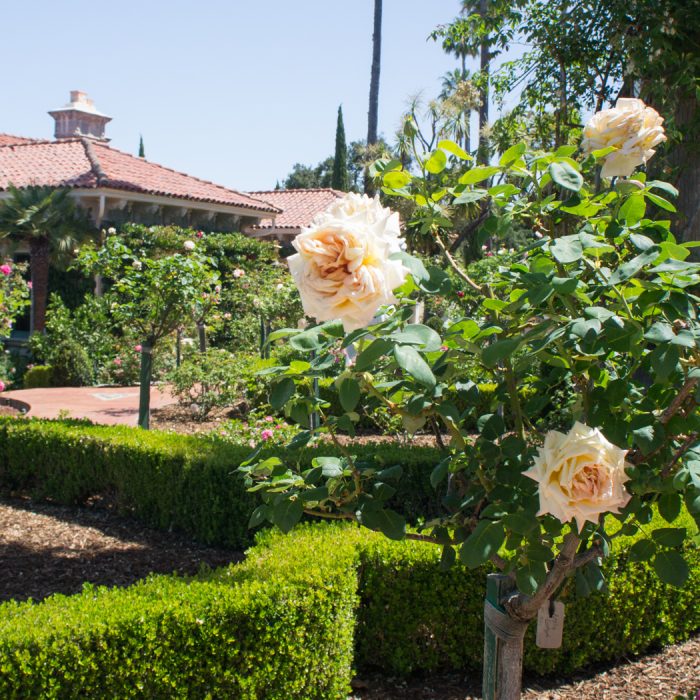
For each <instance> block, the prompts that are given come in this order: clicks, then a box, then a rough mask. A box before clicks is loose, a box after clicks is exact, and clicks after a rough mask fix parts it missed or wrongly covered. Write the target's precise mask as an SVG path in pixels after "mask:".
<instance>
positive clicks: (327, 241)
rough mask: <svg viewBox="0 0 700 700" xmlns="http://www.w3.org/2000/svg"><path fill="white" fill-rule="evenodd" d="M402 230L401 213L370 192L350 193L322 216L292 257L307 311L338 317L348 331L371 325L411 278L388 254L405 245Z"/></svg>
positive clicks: (299, 239) (317, 315)
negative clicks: (383, 203)
mask: <svg viewBox="0 0 700 700" xmlns="http://www.w3.org/2000/svg"><path fill="white" fill-rule="evenodd" d="M400 235H401V231H400V228H399V216H398V214H396V213H394V212H392V211H391V210H390V209H387V208H385V207H383V206H381V204H380V203H379V200H377V199H370V198H369V197H367V196H366V195H362V196H361V195H357V194H349V195H347V196H346V197H343V198H342V199H339V200H338V201H337V202H335V203H334V204H332V205H331V206H330V207H329V208H328V209H327V210H326V211H325V212H323V213H322V214H320V215H319V216H317V217H316V218H315V219H314V221H313V222H312V224H311V225H310V226H308V227H306V228H304V229H303V230H302V232H301V233H300V234H299V235H298V236H297V237H296V238H295V239H294V242H293V246H294V248H295V249H296V250H297V251H298V252H297V254H296V255H292V256H290V257H289V258H287V262H288V264H289V270H290V272H291V273H292V276H293V277H294V282H295V283H296V286H297V288H298V289H299V293H300V294H301V302H302V305H303V307H304V313H305V314H306V315H307V316H311V317H312V318H315V319H316V320H317V321H331V320H335V319H339V320H341V321H342V322H343V326H344V328H345V330H346V331H351V330H355V329H356V328H363V327H364V326H367V325H368V324H369V323H370V322H371V321H372V319H373V318H374V316H375V314H376V312H377V310H378V309H379V307H380V306H383V305H385V304H393V303H395V302H396V298H395V296H394V294H393V290H394V289H396V287H399V286H401V285H402V284H403V282H404V280H405V279H406V274H407V270H406V269H405V268H404V267H403V265H402V264H401V262H400V261H398V260H390V259H389V256H390V255H391V254H392V253H395V252H398V251H399V250H401V245H402V240H401V238H400Z"/></svg>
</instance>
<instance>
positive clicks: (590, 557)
mask: <svg viewBox="0 0 700 700" xmlns="http://www.w3.org/2000/svg"><path fill="white" fill-rule="evenodd" d="M630 107H634V109H630ZM645 110H646V108H645V107H644V106H641V107H639V108H638V106H635V105H628V104H626V103H624V102H623V103H622V104H621V105H620V107H619V108H618V113H617V115H615V114H612V115H607V117H605V119H603V118H601V117H598V119H597V121H596V122H595V123H594V124H593V126H590V125H589V127H590V128H588V127H587V134H588V136H587V138H588V139H589V141H587V142H586V151H585V152H584V153H579V152H578V151H577V149H576V147H575V146H565V147H562V148H560V149H559V150H558V151H556V152H555V153H542V152H532V151H528V149H527V147H526V146H525V144H517V145H515V146H513V147H512V148H510V149H509V150H508V151H506V152H505V153H504V154H503V155H502V156H501V158H500V161H499V163H498V165H488V166H475V167H469V163H470V161H471V158H470V156H468V154H466V153H465V152H464V151H463V150H462V149H461V148H460V147H459V146H458V145H457V144H455V143H453V142H451V141H441V142H440V143H439V144H438V149H437V150H435V151H434V152H432V153H427V154H424V153H422V152H420V151H419V150H418V149H417V148H415V147H414V154H413V162H414V163H415V164H416V167H417V169H418V172H417V173H416V174H414V173H411V172H407V171H405V170H403V169H402V167H401V164H400V163H398V162H379V163H376V164H375V166H374V168H373V170H374V173H375V175H376V176H377V177H378V178H379V179H381V182H382V183H383V191H384V193H385V194H386V195H387V196H389V197H391V196H397V197H401V198H402V199H405V200H410V201H411V202H412V203H413V205H414V215H413V220H412V221H411V222H409V223H410V224H411V225H413V226H415V227H416V229H417V230H419V231H421V232H422V233H423V235H426V236H430V237H431V239H432V240H433V241H434V243H435V246H436V248H437V249H438V250H441V251H442V255H443V260H444V263H445V266H446V267H448V268H449V275H448V274H447V273H446V272H445V271H444V270H443V269H440V268H438V267H430V266H427V267H426V266H425V265H424V264H423V263H421V262H420V261H418V260H417V259H415V258H413V257H411V256H409V255H407V254H406V253H405V252H402V250H401V247H402V246H401V243H400V239H399V236H398V233H397V227H396V224H395V219H392V215H391V214H390V213H389V212H388V211H387V210H386V209H385V208H384V207H382V206H381V205H380V204H379V203H378V202H377V201H373V200H369V199H367V198H359V197H356V196H355V197H353V198H351V199H347V200H345V201H344V202H343V201H341V202H339V203H338V204H336V205H335V207H334V210H333V212H329V213H328V215H327V216H322V217H320V218H319V220H318V221H317V222H315V223H314V224H313V225H312V227H311V228H310V229H309V230H308V231H304V232H302V234H301V236H300V238H299V239H298V241H297V250H298V251H299V257H298V258H296V260H295V261H294V262H292V266H293V269H294V268H295V267H296V269H295V270H294V274H295V279H296V280H297V283H298V285H299V290H300V293H301V296H302V300H303V303H304V308H305V310H306V311H307V313H308V314H309V315H311V316H314V317H315V318H316V319H317V320H319V321H323V323H322V324H321V325H318V326H315V327H312V328H307V329H303V330H299V329H293V330H292V329H288V330H286V331H280V332H277V333H276V334H273V336H272V338H273V339H275V338H280V337H288V338H289V342H290V343H291V344H292V345H293V346H294V347H295V348H296V349H298V350H299V351H301V352H307V353H308V354H309V357H308V361H306V362H304V361H296V362H294V363H292V364H291V365H290V366H289V367H276V368H272V369H270V370H267V371H268V372H269V373H272V374H276V375H277V376H278V380H277V384H276V386H275V388H274V390H273V393H272V397H271V398H272V402H273V404H274V405H275V407H277V408H281V407H282V406H284V408H285V411H286V412H287V414H288V415H289V416H290V417H291V418H292V419H294V420H295V421H296V422H298V423H299V424H301V425H302V426H303V427H306V426H308V425H309V416H310V414H311V413H316V414H318V415H319V416H320V427H318V428H317V429H313V430H303V431H302V432H301V433H300V434H299V435H298V436H297V437H296V438H295V439H294V440H292V442H291V443H290V445H289V450H287V451H286V452H285V454H284V457H271V458H267V459H260V458H258V457H256V456H255V455H253V457H251V460H250V461H249V463H248V464H247V465H244V467H243V468H242V471H243V473H244V474H245V477H246V479H247V480H248V483H249V485H250V488H251V489H254V490H255V491H258V492H259V493H260V494H261V496H262V503H261V505H260V506H259V507H258V508H257V509H256V510H255V512H254V513H253V516H252V519H251V523H252V525H258V524H261V523H263V522H265V521H269V522H272V523H274V524H276V525H278V526H279V527H280V528H282V529H283V530H285V531H286V530H289V529H290V528H291V527H293V526H294V525H295V524H296V523H297V522H298V521H299V520H300V519H301V517H302V516H303V515H304V514H307V515H311V516H318V517H321V518H332V519H340V520H348V521H352V522H357V523H359V524H361V525H363V526H365V527H368V528H370V529H373V530H378V531H381V532H383V533H384V534H385V535H387V536H388V537H391V538H394V539H403V538H407V539H415V540H421V541H424V542H428V543H434V544H435V545H437V546H440V547H441V548H442V562H443V565H445V566H449V565H450V564H451V563H452V562H454V561H455V559H456V558H459V560H460V561H461V562H462V563H463V564H465V565H466V566H468V567H470V568H475V567H478V566H481V565H483V564H485V563H487V562H489V561H490V562H492V563H493V564H494V565H495V566H496V567H497V568H498V569H500V571H501V572H502V573H501V575H500V577H499V578H496V579H493V580H490V582H489V587H488V591H489V593H488V600H487V604H486V606H485V621H486V645H485V652H486V666H487V667H489V664H491V663H492V662H495V667H496V671H495V673H494V674H493V676H491V675H490V674H486V675H485V679H486V681H485V686H484V693H485V697H486V698H495V697H498V698H501V699H504V698H517V697H520V676H521V659H522V646H523V637H524V634H525V630H526V628H527V626H528V623H529V622H530V621H531V620H533V619H534V618H535V617H538V614H539V615H540V616H544V617H545V618H547V616H548V615H549V611H550V609H551V610H553V611H554V612H555V617H556V618H557V620H558V621H559V622H560V623H561V621H562V613H561V607H560V606H558V605H552V606H550V605H549V601H553V600H554V599H555V598H556V596H557V595H558V593H559V591H560V590H561V588H562V586H563V585H564V583H565V581H566V580H567V579H568V578H569V577H575V579H576V588H577V590H579V591H584V592H585V591H587V590H588V591H590V590H600V589H601V588H602V587H603V586H604V578H603V575H602V572H601V570H600V563H601V559H602V557H604V556H605V555H606V554H607V553H608V551H609V549H610V547H611V544H612V543H613V542H614V541H615V539H616V538H618V537H620V536H625V535H636V536H637V537H638V542H637V544H635V547H634V553H633V558H636V559H637V560H648V561H649V562H650V564H651V565H652V566H653V568H654V569H655V571H656V572H657V574H658V575H659V576H660V577H661V579H662V580H664V581H665V582H667V583H669V584H672V585H676V586H680V585H682V584H683V583H684V580H685V578H686V577H687V575H688V568H687V565H686V563H685V561H684V559H683V546H684V544H685V546H690V544H689V542H690V533H687V532H686V530H685V529H684V528H680V527H674V523H675V521H676V518H677V516H678V515H679V513H680V511H681V509H682V508H683V507H685V508H687V509H688V511H690V513H691V514H692V515H693V517H694V518H695V519H696V521H700V441H699V439H698V435H699V434H700V415H699V412H698V393H699V392H698V384H699V380H700V369H699V368H698V360H699V358H700V345H699V341H700V323H699V322H698V313H697V310H698V299H697V297H696V296H695V294H694V289H696V288H697V285H698V283H700V266H699V265H697V264H694V263H691V262H688V261H687V260H686V258H687V257H688V254H689V247H688V246H687V245H684V244H681V243H678V242H677V241H676V240H675V238H674V236H673V234H672V233H671V229H670V225H669V222H667V221H664V220H663V216H662V215H663V214H664V212H666V211H673V205H672V203H671V202H670V201H669V200H668V199H667V198H666V196H668V195H671V196H673V195H674V190H673V188H672V187H670V186H669V185H667V184H665V183H663V182H659V181H648V180H647V179H646V176H645V173H644V172H641V171H637V172H634V171H633V168H631V167H630V163H632V162H633V161H635V162H636V164H637V165H639V164H641V163H643V162H644V160H645V159H647V158H649V157H650V155H651V153H653V147H654V146H655V145H656V144H658V142H659V140H660V139H661V138H663V133H659V132H658V130H657V129H658V128H659V126H660V125H659V122H658V120H657V119H656V118H655V117H653V115H651V116H650V114H649V113H648V112H646V111H645ZM629 112H632V114H628V113H629ZM618 117H619V118H618ZM601 120H602V122H603V123H602V124H601ZM606 120H607V121H606ZM606 125H607V126H606ZM621 125H622V126H621ZM592 129H593V130H595V131H596V132H597V133H598V138H600V142H601V143H603V144H604V145H605V147H604V148H603V149H602V150H599V149H595V150H592V151H591V152H590V153H589V152H588V149H590V139H591V138H592V136H591V135H590V134H591V132H592V131H591V130H592ZM654 130H657V131H654ZM617 154H621V155H622V156H623V157H622V158H617V159H615V155H617ZM615 160H617V162H616V163H615ZM611 163H614V164H615V165H614V167H613V165H610V164H611ZM605 166H608V172H606V173H605V174H604V178H605V177H607V176H608V175H609V174H611V172H612V173H613V174H614V173H615V172H618V173H621V172H622V171H623V170H624V174H625V175H627V176H632V177H633V178H634V183H632V184H630V182H631V181H630V182H628V181H624V182H620V181H619V180H617V181H612V182H610V183H609V185H610V186H609V187H604V186H602V185H604V184H605V182H603V183H602V184H601V182H600V180H601V177H600V169H601V167H605ZM589 183H591V184H589ZM475 202H478V203H480V204H481V206H482V210H483V211H485V212H486V217H485V218H484V219H483V223H482V226H481V228H480V229H478V230H477V231H476V233H475V235H477V236H478V237H482V236H490V237H493V236H497V235H498V234H499V232H503V231H509V230H511V229H512V228H513V227H514V226H518V227H519V228H520V229H523V228H526V229H529V230H530V231H531V238H530V241H529V243H528V245H527V246H526V247H525V248H524V249H523V250H521V251H520V253H518V254H515V255H513V256H509V257H508V258H507V259H506V258H504V262H503V263H502V265H501V267H500V268H499V269H498V270H497V272H495V273H494V277H493V279H492V280H490V282H489V283H488V284H480V283H478V282H476V281H475V280H474V279H472V277H471V276H470V274H469V272H468V270H466V269H464V268H463V267H462V266H461V265H460V264H459V262H458V260H457V259H456V256H455V255H454V254H453V252H452V251H453V248H454V244H455V241H456V240H457V234H456V233H454V232H453V230H452V220H453V218H456V217H461V218H464V216H465V214H466V208H468V207H469V206H472V205H473V204H474V203H475ZM481 240H483V238H481ZM399 263H400V265H401V267H400V268H399ZM404 269H406V270H408V271H409V272H410V274H409V275H407V277H406V279H405V281H403V282H402V280H403V270H404ZM455 277H457V278H459V280H460V283H461V284H462V285H465V286H467V287H470V288H471V289H472V290H473V292H474V294H473V295H471V298H472V299H473V301H471V302H469V303H467V302H468V299H469V297H468V296H463V297H461V298H460V299H461V301H460V302H459V303H461V304H463V307H462V313H461V314H458V315H454V316H445V317H444V318H442V319H441V320H440V323H439V324H436V325H435V327H434V328H431V327H428V326H426V325H422V324H416V323H411V322H410V319H411V317H412V312H413V306H414V305H415V303H417V302H418V301H420V300H422V299H424V298H425V297H426V296H429V295H431V294H440V295H445V294H447V293H449V289H450V279H451V278H455ZM392 284H400V286H398V287H397V288H394V289H393V290H392V289H391V285H392ZM453 297H454V298H459V297H457V295H453ZM382 305H383V306H382ZM333 319H337V320H333ZM350 329H352V330H350ZM348 331H350V332H348ZM340 351H344V352H347V353H349V354H351V355H352V356H353V358H354V361H352V362H348V363H345V364H343V363H340V364H339V363H337V362H336V361H335V359H336V357H337V356H338V354H339V352H340ZM464 367H469V368H472V369H470V376H465V374H464V369H463V368H464ZM473 368H478V369H473ZM479 376H481V377H488V378H489V381H490V382H492V383H493V384H495V390H494V391H493V397H494V398H495V400H496V401H497V405H494V403H493V402H489V401H485V400H484V398H483V396H481V392H480V390H479V386H478V383H477V382H478V381H480V380H479V379H478V377H479ZM329 377H330V378H332V379H333V380H334V386H335V387H336V388H337V390H338V398H339V401H338V402H335V403H334V405H333V406H332V405H331V404H329V403H327V402H324V401H323V400H321V399H319V398H318V397H317V396H316V394H315V393H314V392H313V390H312V389H311V387H312V385H313V380H316V379H322V378H329ZM472 377H475V379H472ZM563 396H564V397H565V398H566V399H568V402H569V403H570V404H571V409H570V414H571V418H570V423H569V424H568V425H567V426H566V428H565V430H564V431H562V432H559V431H555V430H550V429H549V427H548V421H550V420H551V419H552V414H553V413H554V412H555V410H556V409H557V408H558V406H557V403H558V401H560V400H562V398H561V397H563ZM334 406H335V408H334ZM484 406H488V408H486V409H484V408H483V407H484ZM374 407H381V408H382V410H385V411H388V412H390V413H393V414H395V415H397V416H399V417H400V418H401V420H402V421H403V424H404V427H405V428H406V430H408V431H409V432H411V433H413V432H415V431H416V430H418V429H420V428H425V429H428V430H431V431H433V432H434V433H435V435H436V440H437V442H438V445H439V446H440V449H441V451H442V453H443V454H442V459H441V461H440V462H439V463H438V464H437V465H436V467H435V469H434V471H433V472H432V474H431V475H430V481H431V483H432V484H433V486H434V487H435V488H436V489H438V490H439V491H440V492H441V493H442V495H443V497H442V504H443V509H442V510H441V511H440V512H437V513H430V512H426V513H425V514H424V515H425V517H424V519H422V520H421V525H420V526H419V527H413V528H412V527H407V523H406V521H405V519H404V517H403V516H402V515H401V514H400V513H399V512H397V511H396V510H395V509H394V507H392V501H391V498H392V496H393V495H394V494H395V493H396V487H395V484H396V483H397V482H399V481H400V480H401V478H402V469H401V465H390V464H378V463H376V462H375V461H373V459H372V458H371V456H367V455H363V456H362V458H361V459H360V458H357V457H356V456H355V454H354V450H353V448H352V444H351V443H350V445H349V446H348V445H347V443H346V442H341V441H340V440H338V439H337V435H338V433H339V432H345V433H349V434H350V435H351V436H352V435H354V426H355V424H356V423H357V421H358V420H359V411H360V410H373V408H374ZM474 425H476V428H477V430H476V432H475V431H474V429H473V427H472V426H474ZM316 433H325V434H326V435H327V436H328V437H329V438H330V440H331V441H332V442H334V443H335V445H336V449H337V452H336V453H338V452H339V453H340V455H341V456H340V457H330V456H329V457H318V458H316V459H315V460H314V462H313V465H312V467H311V468H305V467H302V466H300V460H298V459H297V458H296V456H295V451H294V449H295V448H297V447H301V446H303V445H305V444H307V443H308V442H309V441H310V440H312V439H313V438H314V437H315V435H316ZM655 507H658V509H659V512H660V513H661V515H662V516H663V517H664V518H665V519H666V520H667V521H668V527H664V528H658V529H651V528H646V527H645V525H646V524H648V523H649V522H650V521H651V519H652V511H653V508H655ZM545 622H547V620H545ZM550 622H551V621H550ZM465 624H466V623H465ZM545 626H546V625H545ZM541 636H545V635H541ZM554 637H557V635H556V634H555V635H554ZM542 643H543V644H545V645H546V644H550V645H551V644H553V643H556V641H552V638H551V637H550V638H549V639H544V640H542Z"/></svg>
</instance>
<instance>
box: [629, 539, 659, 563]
mask: <svg viewBox="0 0 700 700" xmlns="http://www.w3.org/2000/svg"><path fill="white" fill-rule="evenodd" d="M655 553H656V545H655V544H654V543H653V542H652V541H651V540H638V541H637V542H635V543H634V544H633V545H632V546H631V547H630V548H629V550H628V553H627V557H628V559H629V560H630V561H649V559H651V558H652V557H653V556H654V554H655Z"/></svg>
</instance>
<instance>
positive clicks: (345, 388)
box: [338, 377, 360, 411]
mask: <svg viewBox="0 0 700 700" xmlns="http://www.w3.org/2000/svg"><path fill="white" fill-rule="evenodd" d="M338 398H339V399H340V405H341V406H342V407H343V410H344V411H354V410H355V406H357V402H358V401H359V400H360V385H359V383H358V382H357V380H356V379H354V378H353V377H347V378H345V379H343V381H342V382H341V383H340V390H339V392H338Z"/></svg>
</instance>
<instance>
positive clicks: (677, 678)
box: [353, 636, 700, 700]
mask: <svg viewBox="0 0 700 700" xmlns="http://www.w3.org/2000/svg"><path fill="white" fill-rule="evenodd" d="M355 685H356V689H355V695H354V696H353V700H480V698H481V697H482V696H481V679H480V678H475V677H474V676H472V677H470V678H467V679H464V678H461V677H460V676H457V675H454V674H452V675H441V676H435V677H430V678H425V679H413V680H408V681H392V679H387V678H381V677H368V678H363V679H362V680H360V681H358V680H356V682H355ZM358 686H359V687H358ZM695 692H697V696H693V697H697V698H698V700H700V636H695V637H694V638H692V639H690V640H689V641H687V642H685V643H684V644H677V645H675V646H671V647H668V648H667V649H664V650H662V651H659V652H657V653H655V654H648V655H645V656H640V657H638V658H636V659H631V660H626V661H625V662H624V663H619V664H617V665H615V666H612V665H607V666H601V667H599V668H595V669H592V670H591V671H590V672H589V673H587V674H577V675H576V676H574V677H573V678H567V679H562V678H553V679H545V680H543V679H541V678H539V679H538V678H527V677H526V678H525V679H524V681H523V694H522V696H521V698H522V700H673V698H675V697H676V696H679V695H681V696H682V697H684V698H685V697H687V696H688V694H690V693H695Z"/></svg>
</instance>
